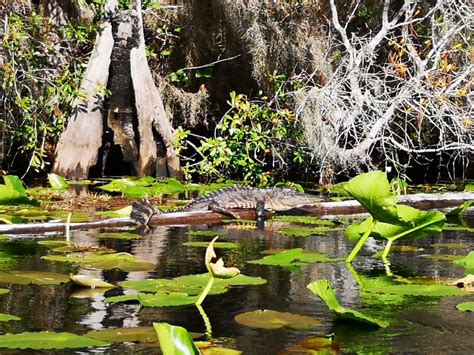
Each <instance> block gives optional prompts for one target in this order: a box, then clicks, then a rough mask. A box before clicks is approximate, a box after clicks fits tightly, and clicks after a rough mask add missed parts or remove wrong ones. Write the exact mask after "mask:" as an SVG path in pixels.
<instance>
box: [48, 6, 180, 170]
mask: <svg viewBox="0 0 474 355" xmlns="http://www.w3.org/2000/svg"><path fill="white" fill-rule="evenodd" d="M104 13H105V21H104V23H103V26H102V29H101V32H100V33H99V34H98V36H97V39H96V44H95V47H94V50H93V52H92V55H91V58H90V61H89V64H88V67H87V70H86V73H85V75H84V79H83V82H82V85H81V88H80V91H81V95H80V96H79V97H78V98H77V100H76V105H75V107H76V109H75V111H74V113H73V114H72V115H71V117H70V118H69V123H68V126H67V128H66V130H65V131H64V133H63V135H62V137H61V140H60V142H59V144H58V147H57V149H56V161H55V163H54V167H53V171H55V172H56V173H58V174H60V175H62V176H65V177H68V178H75V179H84V178H87V177H89V176H90V175H91V174H92V173H93V174H95V175H102V174H104V172H106V171H107V167H108V166H113V165H117V164H119V165H120V162H117V159H120V160H121V163H126V164H127V165H128V169H127V170H125V171H117V170H114V173H115V174H134V175H138V176H146V175H153V174H156V175H158V176H160V177H162V176H171V177H179V174H180V163H179V157H178V154H177V151H176V150H175V148H174V147H173V144H172V143H173V140H174V133H173V128H172V126H171V123H170V121H169V119H168V117H167V115H166V112H165V110H164V107H163V102H162V99H161V96H160V92H159V91H158V89H157V87H156V86H155V83H154V80H153V76H152V73H151V71H150V68H149V66H148V62H147V59H146V54H145V38H144V32H143V21H142V14H141V1H140V0H136V1H134V2H133V7H132V9H131V10H126V11H119V10H118V6H117V1H116V0H108V1H107V3H106V5H105V8H104ZM114 152H115V153H116V154H115V155H114V154H113V153H114Z"/></svg>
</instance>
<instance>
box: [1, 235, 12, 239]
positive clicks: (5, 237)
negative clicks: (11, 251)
mask: <svg viewBox="0 0 474 355" xmlns="http://www.w3.org/2000/svg"><path fill="white" fill-rule="evenodd" d="M8 239H10V237H9V236H8V235H5V234H0V240H8Z"/></svg>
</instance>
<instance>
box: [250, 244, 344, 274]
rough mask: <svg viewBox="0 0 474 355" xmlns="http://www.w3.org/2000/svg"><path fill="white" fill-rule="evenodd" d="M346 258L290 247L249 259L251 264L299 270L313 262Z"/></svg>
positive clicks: (327, 261) (328, 261)
mask: <svg viewBox="0 0 474 355" xmlns="http://www.w3.org/2000/svg"><path fill="white" fill-rule="evenodd" d="M341 260H344V259H343V258H334V259H333V258H330V257H328V256H327V255H325V254H322V253H318V252H304V251H303V249H301V248H295V249H288V250H285V251H282V252H279V253H276V254H274V255H268V256H265V257H263V258H262V259H258V260H249V261H247V262H248V263H250V264H259V265H273V266H281V267H284V268H287V269H289V270H291V271H298V270H299V269H300V267H302V266H305V265H308V264H312V263H317V262H320V263H331V262H337V261H341Z"/></svg>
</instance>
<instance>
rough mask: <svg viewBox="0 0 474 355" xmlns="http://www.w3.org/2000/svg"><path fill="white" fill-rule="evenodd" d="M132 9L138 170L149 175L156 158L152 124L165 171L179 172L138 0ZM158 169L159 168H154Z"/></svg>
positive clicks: (169, 172) (177, 173)
mask: <svg viewBox="0 0 474 355" xmlns="http://www.w3.org/2000/svg"><path fill="white" fill-rule="evenodd" d="M134 9H135V11H136V16H137V18H138V20H137V21H136V23H137V26H138V28H137V31H136V32H137V34H138V40H139V42H138V46H137V47H135V48H132V50H131V51H130V68H131V76H132V82H133V89H134V92H135V105H136V109H137V116H138V131H139V135H140V147H139V160H138V173H139V175H140V176H146V175H151V174H152V172H153V171H154V170H155V164H156V162H157V147H156V143H155V138H154V136H153V127H154V128H155V129H156V131H157V133H158V134H159V135H160V136H161V138H162V140H163V143H164V145H165V148H166V165H167V170H168V175H169V176H171V177H179V176H180V162H179V157H178V154H177V151H176V149H175V148H174V147H173V141H174V134H173V129H172V127H171V123H170V121H169V119H168V117H167V114H166V111H165V108H164V106H163V101H162V98H161V94H160V91H159V90H158V88H157V87H156V86H155V82H154V80H153V76H152V73H151V71H150V67H149V66H148V61H147V58H146V52H145V35H144V32H143V19H142V10H141V0H135V1H134ZM158 170H159V169H158Z"/></svg>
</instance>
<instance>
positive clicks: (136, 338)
mask: <svg viewBox="0 0 474 355" xmlns="http://www.w3.org/2000/svg"><path fill="white" fill-rule="evenodd" d="M86 336H88V337H89V338H92V339H97V340H103V341H109V342H111V343H157V337H156V332H155V329H154V328H153V327H131V328H108V329H102V330H91V331H90V332H88V333H87V334H86Z"/></svg>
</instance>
